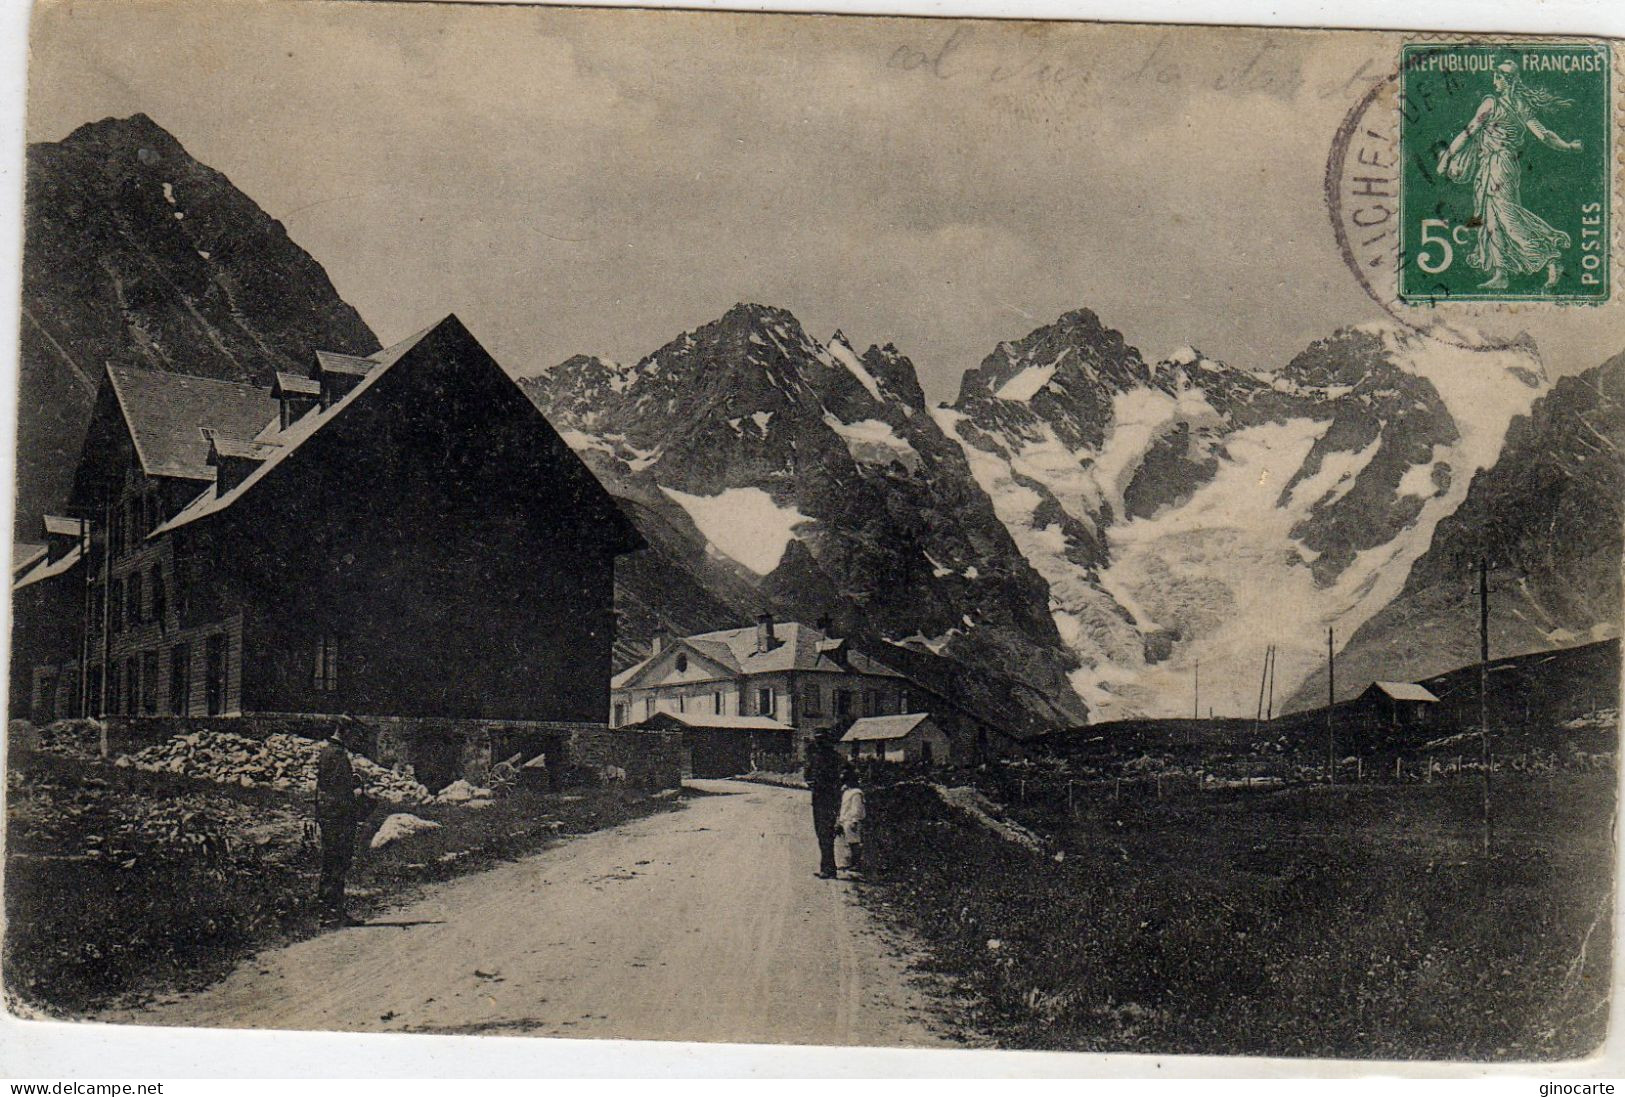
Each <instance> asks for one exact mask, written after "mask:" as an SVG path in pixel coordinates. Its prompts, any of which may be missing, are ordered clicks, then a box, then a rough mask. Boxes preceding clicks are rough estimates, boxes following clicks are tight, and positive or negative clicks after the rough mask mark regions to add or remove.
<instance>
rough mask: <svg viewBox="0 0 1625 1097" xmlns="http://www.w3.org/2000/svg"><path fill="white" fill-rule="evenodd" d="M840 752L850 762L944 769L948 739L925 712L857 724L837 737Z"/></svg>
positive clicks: (947, 753)
mask: <svg viewBox="0 0 1625 1097" xmlns="http://www.w3.org/2000/svg"><path fill="white" fill-rule="evenodd" d="M840 750H841V753H842V754H843V755H845V757H846V758H847V760H848V761H852V762H864V761H875V762H901V763H915V764H921V765H928V766H933V765H935V766H945V765H948V764H950V762H951V761H952V759H951V758H949V756H948V755H949V745H948V736H947V734H946V733H944V732H943V730H942V729H941V728H939V727H938V726H937V724H936V721H935V720H933V719H932V718H931V714H930V713H928V712H910V713H904V714H902V715H900V716H869V717H865V718H864V719H861V720H857V721H855V722H854V723H853V724H852V726H851V727H850V728H848V729H847V731H846V734H845V735H843V736H841V745H840Z"/></svg>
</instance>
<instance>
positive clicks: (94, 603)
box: [90, 584, 107, 632]
mask: <svg viewBox="0 0 1625 1097" xmlns="http://www.w3.org/2000/svg"><path fill="white" fill-rule="evenodd" d="M106 611H107V591H105V590H103V589H102V587H101V585H100V584H97V585H96V586H95V587H92V588H91V591H90V619H91V622H92V624H91V626H90V627H91V628H92V629H93V630H95V631H96V632H100V631H101V630H102V625H103V621H102V615H103V614H104V613H105V612H106Z"/></svg>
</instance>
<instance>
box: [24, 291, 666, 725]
mask: <svg viewBox="0 0 1625 1097" xmlns="http://www.w3.org/2000/svg"><path fill="white" fill-rule="evenodd" d="M67 514H68V515H69V516H70V519H71V520H72V523H73V530H74V531H75V535H76V547H75V548H74V549H73V550H71V551H76V552H78V553H79V554H80V557H81V558H80V559H79V560H77V561H76V562H75V563H74V564H72V565H71V566H69V567H67V568H65V569H63V570H61V571H60V572H59V573H55V574H53V575H51V576H50V577H48V578H38V579H35V580H34V581H32V582H29V581H28V580H29V579H30V574H31V573H25V574H23V575H20V576H19V577H18V579H17V580H16V582H15V584H14V587H15V602H14V604H15V605H16V606H17V624H16V632H17V634H18V635H20V636H23V637H24V638H25V639H26V640H27V644H26V650H23V651H18V652H17V653H16V654H17V656H20V657H22V658H24V659H26V660H28V661H29V666H28V680H29V681H30V683H32V682H35V681H38V680H40V678H41V677H44V678H49V679H51V680H52V681H57V682H60V681H63V680H68V681H77V682H79V683H80V684H79V686H78V687H77V688H76V690H74V691H73V692H74V693H76V694H77V697H75V698H74V701H73V707H74V708H75V709H76V710H78V711H84V712H87V713H90V714H109V715H121V716H209V715H240V714H249V713H348V714H364V715H387V716H424V717H447V718H462V719H493V720H542V721H574V722H580V723H592V724H598V725H602V723H603V719H604V715H603V714H604V712H605V710H606V709H607V707H608V696H607V694H608V681H609V676H610V670H611V666H610V658H611V644H612V642H613V629H614V613H613V594H614V561H615V558H616V556H618V555H620V554H622V553H625V552H629V551H632V550H634V549H636V548H640V547H642V540H641V538H640V537H639V536H638V534H637V532H636V531H635V530H634V529H633V527H632V526H631V524H630V522H628V521H627V519H626V518H625V517H624V516H623V515H622V514H621V512H620V510H619V509H618V508H617V506H616V505H615V503H614V501H613V500H612V499H611V498H610V496H609V495H608V493H606V492H605V491H604V489H603V488H602V486H601V485H600V484H599V483H598V481H597V480H596V478H594V477H593V475H592V474H591V473H590V472H589V471H588V470H587V468H586V466H585V465H583V464H582V463H581V461H580V460H579V459H578V458H577V457H576V456H575V454H574V453H572V452H571V451H570V449H569V447H568V446H566V445H565V443H564V442H563V440H562V439H560V438H559V436H558V435H557V434H556V433H555V432H554V431H553V429H552V427H551V426H550V425H549V424H548V423H547V421H546V420H545V419H544V418H543V417H542V415H541V414H540V412H538V411H537V410H536V408H535V407H534V406H533V405H532V404H531V403H530V401H529V400H528V399H526V397H525V396H524V394H523V392H522V391H521V390H520V389H519V387H518V386H517V385H516V384H515V383H514V382H513V381H512V380H511V379H510V378H509V377H508V375H507V374H506V373H504V372H503V370H502V369H501V367H500V366H498V364H497V363H496V362H495V361H494V360H492V359H491V357H490V356H489V355H488V354H487V353H486V352H485V350H484V348H482V347H481V346H480V345H479V343H478V341H476V340H475V339H474V337H473V336H472V335H471V334H470V333H469V332H468V331H467V329H466V328H464V327H463V325H462V324H461V322H460V321H458V320H457V318H456V317H454V316H453V317H448V318H447V319H445V320H443V321H442V322H440V323H439V324H437V325H435V326H434V327H432V328H430V329H428V330H427V331H425V332H423V333H421V334H419V335H417V336H415V337H413V338H412V339H409V340H407V341H405V342H403V343H401V344H398V345H396V346H395V347H391V348H389V349H387V350H384V351H380V352H378V353H377V354H374V355H371V356H370V357H367V358H355V357H350V356H346V355H336V354H327V353H319V354H317V355H316V356H315V360H314V361H313V362H312V363H311V366H310V368H309V370H308V373H305V374H293V373H284V374H279V375H278V376H277V379H276V383H275V384H274V385H273V386H272V387H271V388H269V389H262V388H257V387H254V386H248V385H236V384H228V383H225V382H220V381H213V380H209V379H205V378H197V377H188V376H184V375H180V374H172V373H154V372H148V371H142V370H135V369H128V368H123V367H111V366H110V367H109V368H108V369H107V372H106V375H105V377H104V380H103V383H102V387H101V390H100V392H99V395H98V398H97V403H96V407H95V411H94V413H93V417H92V422H91V425H90V428H89V431H88V432H87V436H86V441H85V445H84V448H83V450H82V453H81V457H80V461H79V465H78V469H77V472H76V475H75V479H74V485H73V489H72V494H71V496H70V498H69V500H68V505H67ZM80 523H83V525H82V527H81V525H80ZM81 529H82V531H83V532H82V535H81V534H80V530H81ZM67 551H69V550H64V553H66V552H67ZM58 559H59V561H60V560H65V559H66V555H65V554H64V555H62V556H60V557H59V558H58ZM36 566H38V565H36ZM47 584H49V585H50V586H49V588H48V589H49V590H50V594H49V596H46V595H45V594H44V589H45V588H46V587H47ZM33 588H41V589H40V590H33ZM35 603H41V604H42V606H41V608H36V606H35ZM44 603H50V608H49V611H48V612H47V611H46V608H45V607H44V606H43V604H44ZM69 604H72V605H74V606H76V608H77V612H75V613H72V614H69V613H67V612H66V611H65V610H64V609H63V608H62V607H63V606H66V605H69ZM70 618H71V619H72V621H73V624H72V627H71V628H64V622H66V621H68V620H69V619H70ZM81 657H82V658H83V660H84V671H83V672H82V673H81V672H80V671H79V669H78V664H79V660H80V659H81ZM17 669H18V667H17V665H16V663H15V658H14V666H13V671H14V674H13V680H14V682H15V681H16V671H17ZM58 692H59V693H60V690H59V691H58ZM33 700H34V699H33V698H32V697H31V698H30V702H31V704H32V703H33ZM16 703H17V694H16V689H15V687H14V691H13V705H14V711H18V710H17V709H16V708H15V705H16ZM45 714H46V713H45V712H44V711H43V710H42V711H41V713H40V715H45Z"/></svg>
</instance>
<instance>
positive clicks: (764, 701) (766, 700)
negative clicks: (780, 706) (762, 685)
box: [756, 689, 773, 716]
mask: <svg viewBox="0 0 1625 1097" xmlns="http://www.w3.org/2000/svg"><path fill="white" fill-rule="evenodd" d="M756 715H758V716H772V715H773V691H772V690H771V689H759V690H757V691H756Z"/></svg>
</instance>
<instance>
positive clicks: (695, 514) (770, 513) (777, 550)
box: [660, 486, 812, 575]
mask: <svg viewBox="0 0 1625 1097" xmlns="http://www.w3.org/2000/svg"><path fill="white" fill-rule="evenodd" d="M660 490H661V491H663V492H665V493H666V496H667V498H669V499H671V501H672V502H674V503H676V504H677V505H678V506H680V507H682V508H683V510H685V511H686V512H687V513H688V516H689V518H690V519H692V520H693V522H694V525H695V527H696V528H697V529H698V530H699V531H700V533H701V534H702V535H703V536H704V537H705V539H706V540H707V541H709V542H710V543H711V545H712V546H713V547H714V548H716V549H717V551H719V552H721V553H722V554H723V555H724V556H727V557H728V558H730V559H732V560H735V561H737V562H738V563H740V564H742V565H744V566H745V567H747V568H749V569H750V570H751V571H753V572H755V573H756V574H757V575H767V574H769V573H771V572H772V571H773V569H774V568H776V567H778V566H779V561H780V560H782V559H783V558H784V550H785V549H787V548H789V547H790V541H791V539H792V538H794V537H795V529H796V527H797V526H799V525H801V524H802V523H804V522H810V521H812V519H811V518H809V517H808V516H807V515H805V514H802V513H801V512H800V511H798V510H796V509H795V508H794V507H788V506H780V505H779V504H778V503H775V502H774V501H773V497H772V496H771V495H769V494H768V493H767V492H765V491H763V490H762V489H761V488H728V489H727V490H726V491H723V492H722V493H721V494H720V495H690V494H688V493H687V492H683V491H677V490H675V489H673V488H668V487H664V486H663V487H661V489H660Z"/></svg>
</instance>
